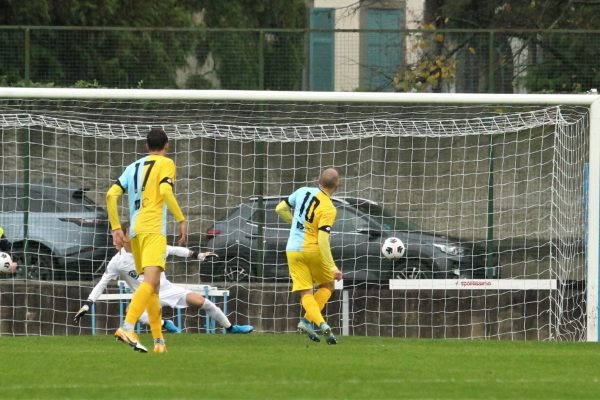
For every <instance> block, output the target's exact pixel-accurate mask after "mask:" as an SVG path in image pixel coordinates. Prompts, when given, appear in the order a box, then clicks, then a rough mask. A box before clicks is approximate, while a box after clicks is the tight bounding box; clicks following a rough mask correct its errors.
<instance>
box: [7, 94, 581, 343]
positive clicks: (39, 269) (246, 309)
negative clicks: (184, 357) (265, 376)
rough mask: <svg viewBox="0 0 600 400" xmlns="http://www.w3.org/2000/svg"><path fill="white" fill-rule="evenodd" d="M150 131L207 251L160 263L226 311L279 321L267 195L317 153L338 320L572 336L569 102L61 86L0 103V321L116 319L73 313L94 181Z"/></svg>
mask: <svg viewBox="0 0 600 400" xmlns="http://www.w3.org/2000/svg"><path fill="white" fill-rule="evenodd" d="M151 126H162V127H163V128H164V129H165V131H166V132H167V134H168V135H169V137H170V141H171V147H170V157H172V158H173V159H174V161H175V163H176V164H177V168H178V169H177V182H176V195H177V197H178V199H179V202H180V204H181V206H182V209H183V211H184V213H185V215H186V217H187V219H188V221H189V231H190V240H189V242H188V247H190V248H192V249H203V250H214V251H215V252H217V253H218V254H219V256H220V257H219V259H218V261H216V262H204V263H201V264H200V263H198V262H197V261H190V260H184V259H172V260H169V261H170V262H169V266H168V277H169V278H170V279H171V280H172V281H173V282H175V283H186V284H200V283H202V284H203V283H206V284H210V285H213V286H216V287H218V288H221V289H229V290H230V297H229V298H228V301H227V311H228V313H229V317H230V319H231V320H232V322H234V323H235V322H237V323H247V322H249V323H252V324H253V325H254V326H255V327H256V329H257V330H258V331H261V332H290V331H293V330H295V328H296V324H297V322H298V318H299V316H300V312H301V307H300V305H299V301H298V299H297V298H296V296H294V295H293V294H291V293H290V288H291V286H290V282H289V275H288V271H287V264H286V260H285V251H284V249H285V243H286V239H287V234H288V232H289V231H288V229H287V227H286V226H285V223H284V222H283V221H281V220H279V219H278V217H277V215H276V214H275V212H274V208H275V205H276V204H277V203H278V202H279V201H280V200H281V199H283V198H285V197H286V196H287V195H289V194H290V193H292V192H293V191H294V190H295V189H297V188H298V187H301V186H304V185H315V181H316V177H317V176H318V174H319V172H320V171H321V170H322V169H323V168H325V167H329V166H333V167H335V168H337V169H338V170H339V171H340V173H341V175H342V178H343V179H342V184H341V187H340V189H339V192H338V193H337V195H336V198H337V200H336V203H335V204H336V207H337V208H338V219H337V222H336V224H335V226H334V233H333V234H332V239H331V240H332V249H333V255H334V259H335V260H336V263H337V264H338V266H339V267H340V269H341V270H342V271H343V272H344V288H343V290H338V291H336V293H335V294H334V296H333V298H332V300H331V302H330V303H329V305H328V306H327V308H326V310H325V312H326V315H327V319H328V321H329V322H330V324H331V325H332V326H334V328H335V329H339V330H341V331H343V332H345V333H348V334H353V335H391V336H400V337H443V338H526V339H546V338H556V339H575V340H579V339H582V338H584V337H585V334H584V333H585V332H584V331H585V276H584V269H585V268H584V266H585V253H584V237H585V229H584V228H585V224H584V214H585V213H584V207H585V198H584V197H585V196H584V190H585V185H586V182H585V163H586V160H587V159H588V145H587V143H588V142H587V140H588V139H587V136H588V132H587V131H588V114H587V112H586V110H585V109H578V108H564V107H550V108H545V109H534V108H528V107H519V108H516V107H510V106H499V105H495V106H489V105H477V106H468V107H467V106H460V107H459V106H404V105H402V106H401V105H349V104H339V103H336V104H308V103H294V104H291V103H287V104H281V103H258V104H257V103H245V102H238V103H234V102H192V101H187V102H182V101H177V102H175V101H118V102H117V101H74V100H73V101H65V100H2V101H0V132H1V135H2V136H1V142H2V146H1V147H0V151H1V153H2V161H1V164H0V168H1V169H2V178H1V181H0V184H1V185H2V210H1V211H2V214H1V216H0V226H2V227H3V228H4V231H5V235H6V239H7V240H8V241H9V242H11V243H12V246H13V248H12V249H11V251H12V252H13V253H14V254H15V255H16V258H17V259H19V260H20V261H21V265H22V270H21V273H20V274H19V275H17V276H15V277H10V276H8V275H5V276H4V278H6V279H2V280H0V288H1V292H0V308H1V317H0V333H1V334H65V333H66V334H79V333H89V332H91V331H92V327H93V328H94V331H97V332H101V333H106V332H112V330H113V329H114V328H116V326H117V325H118V318H119V308H118V303H110V302H97V304H96V309H95V321H94V325H93V326H92V322H91V321H90V320H86V321H84V322H83V324H82V325H81V327H80V326H76V325H74V324H73V322H72V316H73V313H74V312H75V311H77V309H78V308H79V305H80V302H81V301H82V300H85V299H86V298H87V295H88V294H89V291H90V290H91V287H92V286H93V285H94V283H95V282H94V280H96V281H97V279H98V277H99V276H100V275H101V274H102V272H103V270H104V268H105V265H106V260H107V259H110V256H111V254H112V253H111V251H110V250H107V249H109V248H110V245H109V243H110V242H111V239H110V237H109V235H108V225H107V222H106V214H105V211H103V209H102V208H104V207H105V205H104V195H105V192H106V190H107V189H108V188H109V186H110V185H111V184H112V182H114V181H115V179H116V178H117V177H118V176H119V175H120V173H121V172H122V170H123V169H124V167H125V166H127V165H128V164H130V163H131V162H133V161H134V160H135V159H137V158H139V157H140V156H141V155H142V154H143V143H144V142H143V139H145V135H146V133H147V132H148V129H149V128H150V127H151ZM84 188H85V190H83V189H84ZM121 209H122V211H123V215H122V217H123V218H124V219H126V215H127V210H126V202H123V203H122V208H121ZM169 233H170V236H169V242H170V243H172V244H173V243H174V241H175V240H174V237H173V235H174V234H175V229H174V225H171V226H170V230H169ZM390 236H396V237H399V238H401V239H402V241H403V242H404V243H405V245H406V252H405V255H404V257H403V258H402V259H401V260H398V261H396V262H392V261H390V260H387V259H386V258H384V257H383V256H382V254H381V244H382V243H383V241H384V240H385V238H387V237H390ZM25 238H27V240H25ZM24 248H26V249H27V251H26V252H23V249H24ZM390 280H392V282H390ZM515 281H517V283H515ZM519 284H521V286H519ZM109 290H110V291H111V292H116V291H117V289H116V284H115V285H114V286H110V287H109ZM216 300H217V301H218V303H219V305H220V306H223V303H222V300H223V299H222V298H217V299H216ZM164 313H165V315H167V316H171V315H174V316H176V312H175V311H173V310H169V309H165V310H164ZM203 318H204V316H203V314H202V313H200V316H199V314H198V311H197V310H192V309H186V310H183V314H182V316H181V323H182V324H183V325H184V328H185V329H186V330H187V331H198V330H199V331H203V330H204V329H205V323H204V322H205V321H204V319H203Z"/></svg>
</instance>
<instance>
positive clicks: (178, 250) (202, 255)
mask: <svg viewBox="0 0 600 400" xmlns="http://www.w3.org/2000/svg"><path fill="white" fill-rule="evenodd" d="M171 255H173V256H177V257H184V258H187V257H191V258H195V259H196V260H198V261H204V260H205V259H206V258H207V257H217V255H216V254H215V253H213V252H210V251H205V252H198V251H193V250H191V249H188V248H187V247H180V246H167V256H171Z"/></svg>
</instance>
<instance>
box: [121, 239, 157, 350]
mask: <svg viewBox="0 0 600 400" xmlns="http://www.w3.org/2000/svg"><path fill="white" fill-rule="evenodd" d="M131 252H132V253H133V258H134V260H135V265H136V269H137V270H138V273H140V272H142V269H141V267H140V265H141V243H140V238H139V237H138V236H136V237H134V238H132V239H131ZM153 291H154V289H153V288H152V287H151V286H150V285H148V284H144V283H143V282H142V284H141V285H140V286H139V287H138V288H137V290H136V291H135V292H134V294H133V298H132V299H131V303H130V305H129V309H128V310H127V314H126V315H125V321H124V322H123V325H122V326H121V327H119V329H117V331H116V332H115V337H116V338H117V339H119V340H121V341H123V342H124V343H127V344H128V345H130V346H131V347H132V348H133V349H134V350H137V351H141V352H144V353H146V352H148V350H147V349H146V348H145V347H144V346H142V344H141V343H140V341H139V338H138V336H137V334H136V333H135V332H134V326H135V323H136V322H137V320H138V319H139V317H140V315H141V314H142V312H143V311H144V310H145V309H146V304H147V303H148V299H149V298H150V296H151V295H152V292H153Z"/></svg>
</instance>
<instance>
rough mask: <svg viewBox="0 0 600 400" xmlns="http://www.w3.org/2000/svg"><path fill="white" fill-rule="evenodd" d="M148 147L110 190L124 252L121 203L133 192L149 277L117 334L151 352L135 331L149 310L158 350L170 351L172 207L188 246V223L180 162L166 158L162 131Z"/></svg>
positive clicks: (135, 243)
mask: <svg viewBox="0 0 600 400" xmlns="http://www.w3.org/2000/svg"><path fill="white" fill-rule="evenodd" d="M146 149H147V150H148V153H149V154H148V155H147V156H146V157H143V158H141V159H139V160H137V161H135V162H134V163H132V164H131V165H129V166H128V167H127V168H126V169H125V172H123V174H122V175H121V176H120V177H119V179H117V181H116V182H115V184H114V185H112V187H111V188H110V190H109V191H108V193H107V194H106V203H107V210H108V217H109V219H110V224H111V226H112V230H113V244H114V245H115V247H116V248H117V250H121V247H123V244H124V239H125V237H124V233H123V230H122V229H121V223H120V221H119V213H118V207H117V202H118V199H119V197H120V196H121V195H122V194H123V193H125V192H127V196H128V201H129V212H130V221H131V227H130V236H131V250H132V253H133V258H134V260H135V265H136V269H137V272H138V273H139V274H143V275H144V281H143V282H142V283H141V284H140V286H139V287H138V288H137V290H136V291H135V293H134V295H133V298H132V299H131V305H130V306H129V311H128V312H127V315H126V316H125V322H124V323H123V326H122V327H120V328H119V329H117V331H116V332H115V336H116V338H117V339H119V340H121V341H123V342H125V343H127V344H129V345H130V346H131V347H133V349H134V350H137V351H141V352H144V353H145V352H147V351H148V350H147V349H146V348H145V347H144V346H142V345H141V343H140V341H139V339H138V337H137V335H136V334H135V332H134V331H133V329H134V325H135V323H136V322H137V320H138V319H139V317H140V315H142V313H143V312H144V310H147V312H148V319H149V322H150V330H151V332H152V337H153V338H154V352H157V353H162V352H165V351H166V346H165V342H164V339H163V336H162V331H161V308H160V302H159V297H158V292H159V288H160V276H161V272H163V271H164V269H165V256H166V250H167V238H166V233H167V232H166V230H167V208H168V209H169V211H170V212H171V214H173V216H174V217H175V220H177V222H178V223H179V245H180V246H183V245H184V244H185V241H186V236H187V227H186V224H185V217H184V216H183V213H182V212H181V209H180V208H179V204H177V200H176V199H175V195H174V194H173V184H174V182H175V163H174V162H173V160H171V159H169V158H167V157H165V155H166V153H167V150H168V149H169V143H168V138H167V135H166V134H165V132H164V131H163V130H162V129H157V128H153V129H151V130H150V132H149V133H148V136H147V141H146Z"/></svg>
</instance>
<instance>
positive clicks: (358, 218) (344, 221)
mask: <svg viewBox="0 0 600 400" xmlns="http://www.w3.org/2000/svg"><path fill="white" fill-rule="evenodd" d="M336 208H337V214H336V218H335V225H334V226H333V230H334V231H336V232H357V231H381V226H379V224H378V223H377V222H376V221H374V220H373V219H372V218H371V217H370V216H369V215H366V214H364V213H362V212H361V211H359V210H355V209H353V208H351V207H348V206H344V207H336Z"/></svg>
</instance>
